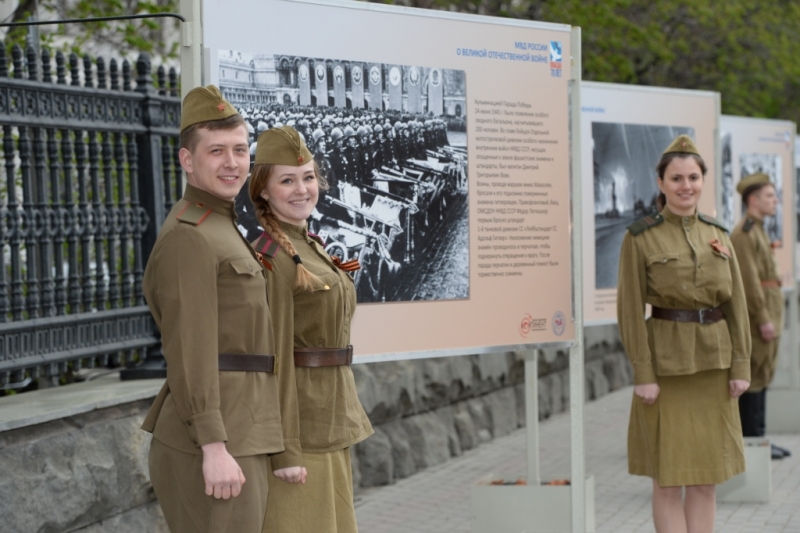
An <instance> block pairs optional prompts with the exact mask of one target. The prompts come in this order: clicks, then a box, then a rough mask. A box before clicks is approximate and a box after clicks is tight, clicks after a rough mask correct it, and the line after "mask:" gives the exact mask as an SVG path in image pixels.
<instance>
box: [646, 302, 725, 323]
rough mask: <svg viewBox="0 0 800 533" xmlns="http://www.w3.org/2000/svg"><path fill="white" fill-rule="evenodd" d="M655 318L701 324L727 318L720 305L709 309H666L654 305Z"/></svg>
mask: <svg viewBox="0 0 800 533" xmlns="http://www.w3.org/2000/svg"><path fill="white" fill-rule="evenodd" d="M652 316H653V318H659V319H661V320H672V321H674V322H699V323H700V324H713V323H714V322H719V321H720V320H722V319H724V318H725V313H724V312H723V311H722V308H720V307H711V308H709V309H666V308H664V307H656V306H653V315H652Z"/></svg>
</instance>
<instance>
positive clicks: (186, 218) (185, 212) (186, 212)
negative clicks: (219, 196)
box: [175, 202, 211, 226]
mask: <svg viewBox="0 0 800 533" xmlns="http://www.w3.org/2000/svg"><path fill="white" fill-rule="evenodd" d="M210 214H211V208H210V207H206V206H204V205H203V204H201V203H198V202H186V207H184V208H183V209H181V212H180V213H178V216H176V217H175V218H177V219H178V220H180V221H181V222H185V223H187V224H191V225H193V226H199V225H200V223H202V222H203V221H204V220H205V219H206V218H208V215H210Z"/></svg>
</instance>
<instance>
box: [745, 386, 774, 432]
mask: <svg viewBox="0 0 800 533" xmlns="http://www.w3.org/2000/svg"><path fill="white" fill-rule="evenodd" d="M739 416H740V417H741V419H742V435H744V436H745V437H763V436H764V433H766V429H767V422H766V418H767V389H764V390H761V391H759V392H745V393H744V394H742V395H741V396H740V397H739Z"/></svg>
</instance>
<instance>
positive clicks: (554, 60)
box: [550, 41, 561, 78]
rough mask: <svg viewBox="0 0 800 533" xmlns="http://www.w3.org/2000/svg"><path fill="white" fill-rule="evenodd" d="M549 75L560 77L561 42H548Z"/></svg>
mask: <svg viewBox="0 0 800 533" xmlns="http://www.w3.org/2000/svg"><path fill="white" fill-rule="evenodd" d="M550 75H551V76H553V77H556V78H560V77H561V41H550Z"/></svg>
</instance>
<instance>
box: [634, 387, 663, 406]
mask: <svg viewBox="0 0 800 533" xmlns="http://www.w3.org/2000/svg"><path fill="white" fill-rule="evenodd" d="M660 392H661V387H659V386H658V383H645V384H643V385H636V386H634V387H633V393H634V394H635V395H636V396H638V397H639V398H641V399H642V402H644V404H645V405H653V404H654V403H656V399H658V394H659V393H660Z"/></svg>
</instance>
